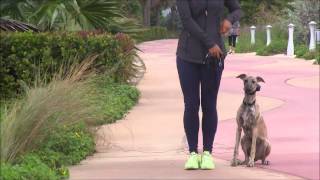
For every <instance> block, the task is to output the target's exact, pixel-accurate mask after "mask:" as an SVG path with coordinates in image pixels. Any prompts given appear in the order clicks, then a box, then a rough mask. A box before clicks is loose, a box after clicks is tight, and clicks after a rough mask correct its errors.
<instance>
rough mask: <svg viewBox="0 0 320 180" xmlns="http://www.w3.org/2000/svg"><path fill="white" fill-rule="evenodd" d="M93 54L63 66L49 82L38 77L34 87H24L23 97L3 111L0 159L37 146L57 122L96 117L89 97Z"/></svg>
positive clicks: (91, 119)
mask: <svg viewBox="0 0 320 180" xmlns="http://www.w3.org/2000/svg"><path fill="white" fill-rule="evenodd" d="M96 58H97V56H90V57H88V58H87V59H85V60H84V61H82V63H80V64H74V65H71V66H70V67H69V68H68V70H67V71H65V69H66V68H65V67H62V68H61V70H60V71H59V73H57V74H56V75H55V76H54V78H53V79H52V81H50V82H49V83H45V82H41V81H37V82H38V83H35V86H34V87H32V88H25V89H26V90H25V91H26V96H25V97H24V98H22V99H20V100H17V101H16V102H14V103H13V104H12V105H11V107H10V109H9V110H6V111H4V112H3V114H2V120H1V122H0V123H1V127H0V128H1V136H0V138H1V162H13V161H14V160H15V159H16V158H17V157H19V156H20V155H23V154H24V153H26V152H29V151H32V150H34V149H36V148H37V147H39V146H40V145H41V143H43V140H44V139H45V138H46V137H47V136H48V135H50V132H52V131H54V130H55V129H56V127H58V126H59V127H61V126H69V125H73V124H76V123H79V122H80V121H85V122H86V123H90V122H92V121H96V120H97V119H99V113H97V112H98V110H97V109H96V108H97V107H95V106H94V104H93V103H91V100H90V98H89V97H90V94H92V93H94V92H95V90H93V89H94V83H92V82H91V81H92V79H94V78H91V77H92V76H94V75H95V72H94V70H93V68H91V67H92V64H93V62H94V60H95V59H96Z"/></svg>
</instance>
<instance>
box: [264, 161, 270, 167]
mask: <svg viewBox="0 0 320 180" xmlns="http://www.w3.org/2000/svg"><path fill="white" fill-rule="evenodd" d="M262 164H263V165H266V166H268V165H269V164H270V161H268V160H265V161H262Z"/></svg>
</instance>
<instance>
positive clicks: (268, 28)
mask: <svg viewBox="0 0 320 180" xmlns="http://www.w3.org/2000/svg"><path fill="white" fill-rule="evenodd" d="M266 28H267V46H269V45H270V43H271V28H272V26H271V25H268V26H266Z"/></svg>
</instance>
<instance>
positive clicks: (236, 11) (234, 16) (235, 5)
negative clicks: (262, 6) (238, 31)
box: [224, 0, 242, 24]
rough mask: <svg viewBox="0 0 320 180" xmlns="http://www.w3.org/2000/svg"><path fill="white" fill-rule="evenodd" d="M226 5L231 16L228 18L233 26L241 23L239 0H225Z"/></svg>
mask: <svg viewBox="0 0 320 180" xmlns="http://www.w3.org/2000/svg"><path fill="white" fill-rule="evenodd" d="M224 5H225V6H226V7H227V8H228V10H229V12H230V14H229V15H228V16H227V18H226V19H227V20H229V21H230V22H231V23H232V24H233V23H235V22H236V21H239V20H240V18H241V16H242V11H241V8H240V4H239V1H238V0H225V1H224Z"/></svg>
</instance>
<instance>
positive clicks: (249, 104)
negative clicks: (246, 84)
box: [242, 100, 256, 106]
mask: <svg viewBox="0 0 320 180" xmlns="http://www.w3.org/2000/svg"><path fill="white" fill-rule="evenodd" d="M242 103H243V104H244V105H245V106H253V105H255V104H256V100H254V101H253V102H252V103H247V102H245V101H244V100H243V102H242Z"/></svg>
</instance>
